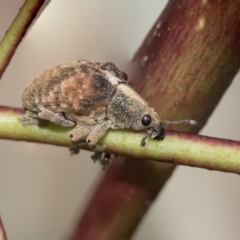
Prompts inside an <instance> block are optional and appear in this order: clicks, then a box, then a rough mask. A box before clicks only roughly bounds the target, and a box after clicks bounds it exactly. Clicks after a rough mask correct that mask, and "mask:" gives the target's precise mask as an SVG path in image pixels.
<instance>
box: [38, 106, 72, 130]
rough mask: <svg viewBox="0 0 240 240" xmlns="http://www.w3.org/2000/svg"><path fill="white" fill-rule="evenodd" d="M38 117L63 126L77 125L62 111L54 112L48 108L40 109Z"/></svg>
mask: <svg viewBox="0 0 240 240" xmlns="http://www.w3.org/2000/svg"><path fill="white" fill-rule="evenodd" d="M38 117H39V118H40V119H44V120H48V121H49V122H52V123H54V124H56V125H58V126H61V127H72V126H74V125H75V123H74V122H72V121H69V120H67V119H66V118H65V117H64V115H63V114H62V113H54V112H52V111H50V110H48V109H46V108H41V109H40V110H39V112H38Z"/></svg>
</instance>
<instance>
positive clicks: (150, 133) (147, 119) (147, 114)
mask: <svg viewBox="0 0 240 240" xmlns="http://www.w3.org/2000/svg"><path fill="white" fill-rule="evenodd" d="M141 124H142V125H143V126H144V127H145V128H146V130H147V135H146V136H145V137H144V138H143V139H142V141H141V146H145V144H146V142H145V140H146V138H147V137H151V138H153V139H157V140H163V139H164V137H165V130H164V126H165V125H168V124H189V125H196V124H197V122H196V121H195V120H185V119H184V120H179V121H162V120H161V119H160V117H159V116H158V114H157V112H156V111H155V110H154V109H153V108H150V107H146V108H145V109H144V114H143V115H142V117H141Z"/></svg>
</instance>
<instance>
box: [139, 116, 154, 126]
mask: <svg viewBox="0 0 240 240" xmlns="http://www.w3.org/2000/svg"><path fill="white" fill-rule="evenodd" d="M141 121H142V125H143V126H145V127H146V126H149V125H150V124H151V122H152V119H151V117H150V115H148V114H145V115H143V117H142V120H141Z"/></svg>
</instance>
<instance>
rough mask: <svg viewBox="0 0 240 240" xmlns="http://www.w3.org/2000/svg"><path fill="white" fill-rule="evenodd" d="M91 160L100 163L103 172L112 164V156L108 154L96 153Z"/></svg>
mask: <svg viewBox="0 0 240 240" xmlns="http://www.w3.org/2000/svg"><path fill="white" fill-rule="evenodd" d="M91 158H92V160H93V161H94V162H99V163H100V165H101V166H102V168H103V170H105V168H106V167H107V166H108V165H109V164H110V159H111V156H110V154H109V153H106V152H95V153H94V154H93V155H92V156H91Z"/></svg>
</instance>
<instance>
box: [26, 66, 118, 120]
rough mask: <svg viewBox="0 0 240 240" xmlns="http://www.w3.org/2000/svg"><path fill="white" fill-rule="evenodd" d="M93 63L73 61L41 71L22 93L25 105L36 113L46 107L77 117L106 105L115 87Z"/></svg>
mask: <svg viewBox="0 0 240 240" xmlns="http://www.w3.org/2000/svg"><path fill="white" fill-rule="evenodd" d="M94 66H96V64H92V66H91V64H89V63H88V66H86V64H81V62H72V63H71V64H69V66H67V64H62V65H59V66H57V67H53V68H49V69H48V70H46V71H44V72H42V73H40V74H39V75H38V76H37V77H36V78H35V79H34V80H33V82H31V83H30V84H29V85H28V87H27V88H26V90H25V91H24V92H23V94H22V98H23V99H25V101H23V102H24V103H25V106H24V107H25V108H27V109H30V110H32V111H35V112H38V111H39V108H40V107H45V108H47V109H49V110H51V111H53V112H54V111H56V109H57V112H64V113H66V114H71V115H72V114H75V115H79V116H80V115H82V116H87V115H90V113H91V112H92V111H94V110H97V109H99V108H101V107H105V108H106V106H107V105H108V103H109V101H110V98H111V96H112V95H113V94H114V92H115V87H114V86H113V85H112V84H111V83H109V81H108V80H107V79H105V78H104V75H103V74H102V73H101V72H100V71H99V70H97V69H96V68H94ZM83 69H85V70H84V71H83ZM96 73H98V74H96ZM36 89H37V90H36ZM26 99H27V101H26ZM36 102H37V103H38V104H37V105H38V107H36V106H37V105H36Z"/></svg>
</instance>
